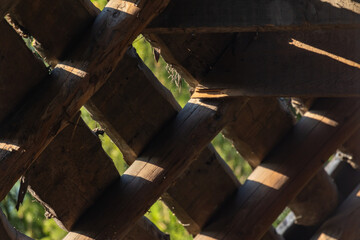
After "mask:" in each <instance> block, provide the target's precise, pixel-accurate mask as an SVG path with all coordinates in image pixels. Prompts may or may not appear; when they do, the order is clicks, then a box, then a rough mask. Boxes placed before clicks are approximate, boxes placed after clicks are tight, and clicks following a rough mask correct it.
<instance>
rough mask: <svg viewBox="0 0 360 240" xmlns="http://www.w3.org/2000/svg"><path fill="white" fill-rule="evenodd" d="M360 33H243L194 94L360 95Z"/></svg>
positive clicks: (209, 96)
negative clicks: (249, 36) (246, 36)
mask: <svg viewBox="0 0 360 240" xmlns="http://www.w3.org/2000/svg"><path fill="white" fill-rule="evenodd" d="M359 33H360V32H359V31H358V30H356V29H354V30H343V29H342V30H337V31H321V30H319V31H310V32H282V33H258V34H254V36H253V38H252V39H251V40H250V41H249V40H247V39H245V38H244V35H247V34H239V37H238V40H237V42H236V44H235V46H234V47H233V48H229V49H228V51H227V52H226V53H225V54H224V55H226V56H227V57H225V56H224V57H223V58H222V59H223V61H219V62H218V63H217V64H216V68H214V70H213V71H211V73H210V74H209V75H208V76H207V78H206V82H202V83H201V85H199V87H198V88H197V89H196V90H195V93H194V94H193V97H200V98H207V97H208V98H217V97H227V96H299V97H341V96H345V97H350V96H353V97H358V96H359V93H360V83H359V81H357V79H358V78H359V76H360V64H359V62H360V57H359V55H358V54H356V53H357V52H358V51H359V50H360V44H359V41H357V40H358V36H359ZM344 43H346V44H344ZM220 77H221V79H222V81H218V79H220Z"/></svg>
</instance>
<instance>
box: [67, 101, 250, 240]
mask: <svg viewBox="0 0 360 240" xmlns="http://www.w3.org/2000/svg"><path fill="white" fill-rule="evenodd" d="M243 104H244V101H235V100H234V101H233V100H231V101H220V102H218V101H209V102H207V101H204V102H200V101H196V100H195V101H192V100H190V101H189V103H188V104H187V105H186V106H185V108H184V109H183V110H181V111H180V112H179V114H178V115H177V116H176V118H175V119H174V120H172V121H171V122H170V123H169V124H168V125H167V126H166V127H165V128H164V129H163V130H162V131H161V132H160V133H159V135H157V136H156V138H155V139H154V140H153V141H152V142H151V143H150V144H149V145H148V146H147V147H146V149H145V151H144V152H143V153H142V154H141V155H140V157H138V158H137V160H135V162H134V163H133V164H132V165H131V166H130V167H129V168H128V170H127V171H126V172H125V173H124V175H123V176H122V179H121V181H119V182H117V183H116V184H115V185H113V186H112V187H111V188H109V191H108V192H107V194H104V195H103V196H102V198H101V199H102V202H101V201H100V202H98V204H96V205H95V206H93V207H92V208H91V211H89V212H88V213H87V214H85V215H84V216H83V217H82V221H80V222H78V225H76V226H75V228H74V232H72V233H70V234H69V235H68V236H67V237H66V238H65V239H67V240H69V239H94V238H95V237H96V238H97V239H100V238H101V239H112V238H115V237H116V238H120V239H121V237H122V236H124V234H126V232H127V231H128V230H129V229H130V227H131V226H132V224H133V223H134V222H135V221H136V220H137V219H138V218H139V217H140V216H142V215H143V214H144V213H145V212H146V211H147V210H148V208H149V207H150V206H151V205H152V204H153V203H154V202H155V201H156V200H157V199H158V198H159V197H160V195H161V194H162V193H163V192H164V191H166V190H167V189H168V188H169V187H170V186H171V184H172V183H173V182H174V181H175V180H176V178H178V177H179V176H180V175H181V174H182V173H183V172H184V171H185V170H186V168H187V167H189V165H190V164H191V162H192V161H194V160H195V159H196V157H197V156H198V155H199V154H200V153H201V151H202V149H203V148H205V147H206V145H207V144H208V143H209V142H210V141H211V139H212V138H213V137H214V136H215V135H216V134H217V133H218V132H219V131H220V130H221V128H222V127H223V126H224V125H225V124H226V123H227V122H228V121H230V120H231V119H233V117H234V116H233V114H234V113H233V112H232V111H233V110H235V109H239V108H241V106H242V105H243ZM190 141H191V142H193V145H191V146H189V145H188V142H190ZM104 214H106V216H107V218H106V219H104V218H103V219H101V218H100V216H103V215H104ZM113 218H116V219H117V221H119V222H121V223H122V225H121V227H117V228H116V229H115V228H114V229H113V228H112V227H110V228H109V226H112V219H113ZM99 219H101V221H99ZM105 228H106V229H105Z"/></svg>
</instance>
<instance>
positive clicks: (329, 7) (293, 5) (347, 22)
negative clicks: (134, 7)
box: [145, 0, 360, 33]
mask: <svg viewBox="0 0 360 240" xmlns="http://www.w3.org/2000/svg"><path fill="white" fill-rule="evenodd" d="M190 5H191V7H189V6H190ZM359 13H360V6H359V4H358V2H355V1H351V0H345V1H339V0H304V1H291V0H272V1H266V0H260V1H251V0H223V1H216V0H211V1H205V0H199V1H196V2H194V1H191V0H185V1H180V0H175V1H172V3H171V4H170V5H169V6H168V8H167V9H166V10H165V11H164V14H161V15H160V16H158V17H157V18H156V19H155V20H154V22H152V23H151V24H150V25H149V26H148V28H147V29H145V31H146V32H147V33H189V32H194V33H204V32H250V31H256V32H258V31H274V30H294V29H301V30H309V29H318V28H341V27H348V28H349V27H352V28H355V27H357V26H359V23H360V16H359Z"/></svg>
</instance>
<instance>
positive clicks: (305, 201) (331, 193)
mask: <svg viewBox="0 0 360 240" xmlns="http://www.w3.org/2000/svg"><path fill="white" fill-rule="evenodd" d="M150 37H151V41H154V39H155V41H156V46H157V47H160V48H161V51H162V52H163V49H165V53H166V54H165V55H164V57H165V59H166V61H168V59H170V60H171V61H174V62H175V66H180V67H179V69H181V68H182V67H181V65H184V64H187V65H190V66H193V67H191V68H189V69H188V73H187V76H188V75H192V76H198V80H197V81H196V82H195V81H193V79H192V78H186V80H187V81H188V82H190V84H193V85H196V84H197V83H198V82H200V84H206V83H207V76H208V75H210V74H211V72H212V71H216V69H217V64H218V63H216V64H212V63H211V62H210V61H208V62H207V60H206V59H205V58H201V56H203V55H204V54H203V53H202V52H203V48H202V45H200V44H196V43H197V41H199V40H201V41H203V42H210V43H211V46H218V47H219V48H220V49H226V46H225V47H224V46H223V45H224V42H225V43H226V41H219V40H218V38H217V37H216V36H215V37H211V35H209V34H207V35H206V34H205V36H200V37H197V36H187V38H186V39H191V40H188V41H185V42H191V45H190V50H188V51H189V52H191V54H189V56H187V57H186V58H184V57H182V53H181V52H187V51H186V50H187V46H184V45H183V43H182V41H184V39H181V40H182V41H180V40H177V39H176V38H174V37H173V36H171V35H170V36H167V35H160V36H159V35H157V36H154V34H152V35H150ZM185 37H186V36H183V38H185ZM206 37H207V38H206ZM242 37H243V38H242V41H243V43H242V44H243V45H247V43H249V42H251V41H253V37H254V35H253V34H242ZM216 41H218V44H216ZM165 44H168V45H167V46H165ZM227 44H228V45H229V43H227ZM230 45H231V42H230ZM185 47H186V49H185ZM228 49H231V47H228ZM199 56H200V57H199ZM227 57H228V56H227V55H226V54H225V55H222V54H220V55H219V56H218V57H217V62H222V61H226V58H227ZM174 59H179V62H176V61H175V60H174ZM183 59H185V60H183ZM198 62H201V65H200V64H197V63H198ZM209 65H210V66H212V71H210V72H209V73H208V74H203V73H204V72H205V73H206V72H207V71H206V69H208V66H209ZM194 66H195V67H194ZM282 105H283V104H282V103H280V102H279V101H278V100H277V99H275V98H250V99H249V101H248V102H247V104H246V105H245V107H244V108H243V109H242V111H241V113H240V114H239V118H238V119H236V120H235V121H234V122H232V123H231V124H229V125H227V126H226V127H225V128H224V130H223V134H224V135H225V136H226V137H227V138H229V139H231V140H232V141H233V144H234V146H235V148H236V149H237V150H238V151H239V153H240V154H241V155H242V156H243V157H244V159H245V160H247V161H248V162H249V163H250V165H251V166H252V167H254V168H255V167H256V166H258V165H259V164H260V163H261V161H262V160H263V159H264V158H265V156H266V155H267V154H268V153H269V152H270V150H271V149H272V148H273V147H274V146H276V144H278V143H279V142H280V140H281V139H282V138H283V137H284V135H285V134H287V133H288V131H289V130H290V129H291V127H292V126H293V124H294V122H295V121H294V119H293V117H292V116H291V114H290V113H289V112H287V111H286V110H285V109H284V106H282ZM325 176H326V174H325V172H324V170H321V171H320V172H319V175H318V176H317V177H315V178H314V179H313V180H312V181H311V182H310V183H309V184H308V185H307V187H306V188H304V190H303V192H302V193H301V194H300V195H299V197H296V198H295V199H294V200H292V203H291V206H292V207H293V208H294V210H295V211H296V213H297V217H298V218H299V219H300V218H301V216H303V215H307V214H308V213H309V212H312V213H311V214H309V215H311V216H312V217H311V218H302V221H301V223H302V224H306V225H313V224H316V223H319V222H321V221H322V220H323V219H324V218H325V217H326V216H327V215H328V214H330V213H331V212H332V211H333V210H334V208H335V207H336V206H337V199H338V197H337V190H336V188H335V187H334V186H333V184H332V183H331V180H330V179H329V178H327V177H325ZM319 186H321V187H320V189H326V190H327V191H325V190H324V191H323V192H321V193H322V194H320V195H312V194H311V191H312V190H313V189H314V188H315V189H316V188H319ZM325 200H326V202H327V203H328V204H323V201H325ZM225 204H226V203H225ZM318 206H321V207H320V208H319V207H318ZM314 209H316V211H314Z"/></svg>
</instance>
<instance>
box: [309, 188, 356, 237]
mask: <svg viewBox="0 0 360 240" xmlns="http://www.w3.org/2000/svg"><path fill="white" fill-rule="evenodd" d="M359 225H360V185H358V186H357V188H356V189H354V191H353V192H352V193H351V195H350V196H349V197H348V198H347V199H346V200H345V201H344V202H343V203H342V204H341V206H340V207H339V208H338V209H337V212H336V213H335V214H334V216H333V217H331V218H330V219H329V220H327V221H326V222H325V223H324V224H323V225H322V226H321V228H320V229H319V231H318V232H317V233H316V234H315V235H314V236H313V237H312V238H311V239H312V240H314V239H317V240H338V239H346V240H357V239H359V236H360V228H359Z"/></svg>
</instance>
